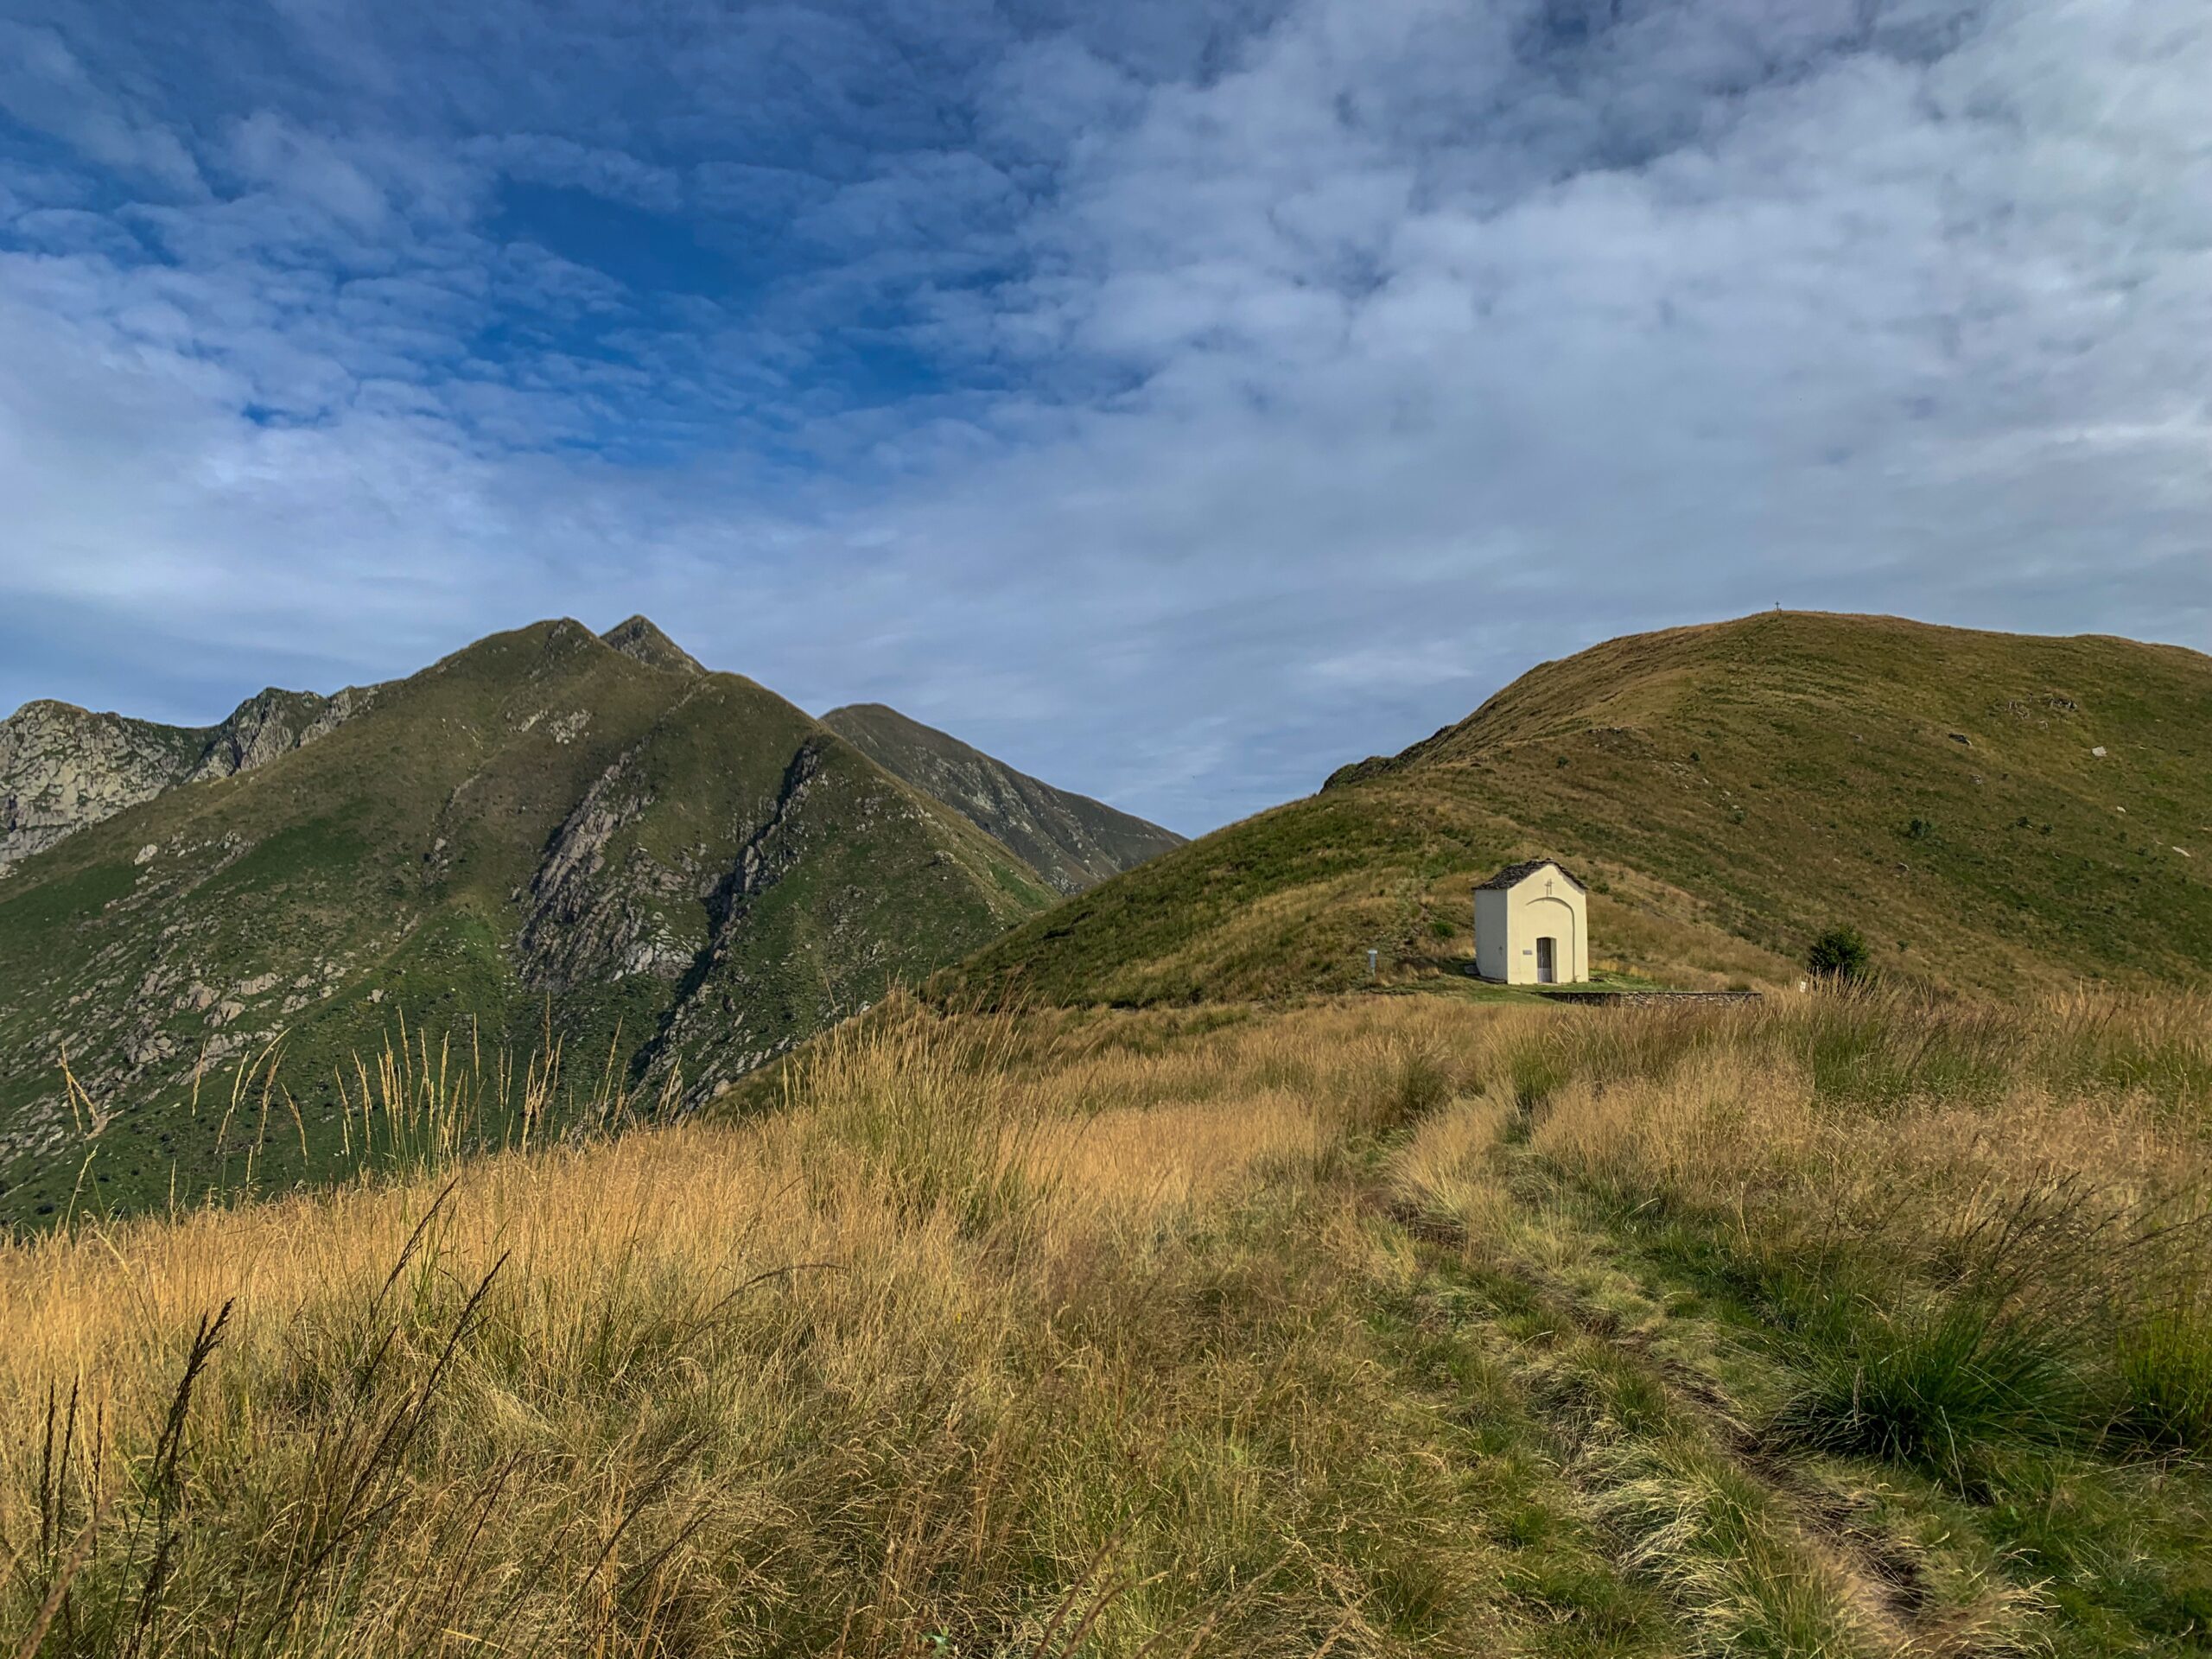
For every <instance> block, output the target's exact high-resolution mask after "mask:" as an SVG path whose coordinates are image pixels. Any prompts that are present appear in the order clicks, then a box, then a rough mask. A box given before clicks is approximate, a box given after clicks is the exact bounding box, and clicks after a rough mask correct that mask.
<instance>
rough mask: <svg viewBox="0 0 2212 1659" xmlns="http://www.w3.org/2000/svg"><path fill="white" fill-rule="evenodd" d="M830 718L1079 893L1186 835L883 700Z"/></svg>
mask: <svg viewBox="0 0 2212 1659" xmlns="http://www.w3.org/2000/svg"><path fill="white" fill-rule="evenodd" d="M822 723H823V725H824V726H827V727H828V728H829V729H830V730H831V731H833V732H835V733H836V734H838V735H839V736H840V737H842V738H843V739H845V741H848V742H849V743H851V744H852V745H853V746H854V747H855V748H857V749H859V750H860V751H861V753H863V754H865V755H867V756H868V759H869V760H873V761H874V762H875V763H876V765H878V766H881V767H882V768H883V769H884V770H885V771H886V772H890V773H891V774H892V775H893V777H897V778H903V779H906V781H907V782H908V783H910V784H912V785H913V786H914V787H915V788H917V789H918V790H920V791H922V792H923V793H924V794H925V795H928V796H931V798H934V799H937V800H939V801H942V802H944V804H946V805H947V806H949V807H950V808H951V809H952V810H954V811H956V812H957V813H959V814H960V815H961V816H962V817H964V818H966V819H967V820H968V821H969V823H973V824H974V825H975V826H976V828H977V829H981V830H982V832H983V833H984V834H985V835H987V836H992V837H993V838H994V839H995V840H998V841H1001V842H1005V843H1006V844H1007V846H1008V847H1011V848H1013V849H1014V851H1015V852H1017V853H1019V854H1020V855H1021V856H1022V858H1023V860H1024V861H1026V862H1027V864H1028V865H1029V867H1030V868H1032V869H1033V870H1035V871H1037V872H1038V873H1039V874H1040V875H1042V876H1043V877H1044V878H1045V879H1046V880H1047V881H1048V882H1050V883H1051V884H1052V886H1053V887H1056V888H1058V890H1059V891H1060V892H1062V893H1079V892H1081V891H1082V890H1083V889H1084V888H1085V887H1092V886H1095V885H1096V884H1097V883H1098V882H1100V881H1103V880H1105V879H1106V878H1107V877H1108V876H1110V875H1115V874H1119V873H1120V872H1121V871H1122V870H1126V869H1128V868H1130V867H1131V866H1132V865H1135V864H1141V863H1142V862H1143V861H1145V860H1147V859H1148V858H1154V857H1156V856H1158V855H1160V854H1161V853H1164V852H1166V851H1167V850H1168V849H1170V848H1172V847H1179V846H1181V845H1182V844H1183V837H1182V836H1179V835H1177V834H1175V832H1174V831H1173V830H1172V829H1161V828H1160V826H1159V825H1158V824H1156V823H1146V822H1145V821H1144V820H1143V819H1142V818H1139V817H1131V816H1130V815H1129V814H1128V813H1127V812H1122V811H1117V810H1116V809H1114V808H1113V807H1110V806H1108V805H1107V804H1105V803H1104V802H1103V801H1094V800H1092V799H1091V798H1090V797H1089V796H1088V795H1077V794H1076V793H1074V792H1073V791H1070V790H1065V789H1055V788H1053V787H1052V785H1050V784H1047V783H1045V782H1043V781H1042V780H1040V779H1035V778H1032V777H1031V776H1029V775H1028V773H1027V772H1016V771H1015V770H1014V768H1013V767H1012V766H1007V764H1006V763H1005V762H1004V761H1002V760H994V759H992V757H990V756H989V755H988V754H985V753H983V752H982V750H980V749H976V748H973V747H969V745H968V744H965V743H963V742H962V741H960V740H959V739H958V738H957V737H953V736H950V734H946V733H944V732H940V731H938V730H937V729H936V728H933V727H929V726H925V725H923V724H922V723H921V721H918V720H909V719H908V718H907V717H906V715H902V714H900V713H899V711H898V710H897V709H887V708H885V707H884V706H883V705H882V704H881V703H880V702H856V703H851V704H849V705H848V706H846V707H845V708H842V709H831V710H830V711H829V713H828V714H826V715H823V716H822Z"/></svg>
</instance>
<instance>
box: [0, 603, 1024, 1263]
mask: <svg viewBox="0 0 2212 1659" xmlns="http://www.w3.org/2000/svg"><path fill="white" fill-rule="evenodd" d="M626 626H628V625H626ZM648 626H650V625H648ZM618 632H619V631H618ZM637 643H638V641H637V639H636V632H635V630H632V632H631V634H630V635H629V636H627V637H626V639H618V642H617V644H610V643H608V642H607V641H606V640H602V639H599V638H596V637H594V635H593V634H592V633H591V632H590V631H589V630H588V629H587V628H585V627H583V626H581V625H580V624H577V623H575V622H567V621H563V622H551V623H543V624H539V625H537V626H532V627H529V628H524V629H521V630H518V631H517V632H512V633H505V634H499V635H495V636H493V638H491V639H486V640H484V641H482V642H480V643H479V644H478V645H474V646H471V647H469V648H468V649H467V650H466V651H463V652H459V653H457V654H456V655H454V656H453V657H450V658H447V659H446V660H445V661H443V662H442V663H439V664H436V665H435V666H434V667H432V668H430V669H429V670H426V671H424V672H423V673H421V674H418V675H416V676H415V677H413V678H411V679H409V680H405V681H402V682H397V683H392V684H389V685H385V686H382V687H378V688H376V690H375V695H374V696H373V698H372V699H371V706H370V707H369V708H368V709H367V711H366V712H364V713H359V714H356V715H354V716H353V718H351V719H348V720H346V721H344V722H343V723H341V724H339V725H337V726H336V727H335V728H333V729H331V730H329V731H328V732H327V734H322V735H321V736H320V738H319V739H318V741H315V742H313V743H312V744H309V745H308V746H306V747H296V748H294V749H292V750H291V751H290V752H289V753H283V754H282V755H280V756H278V757H277V758H275V759H273V760H268V761H266V762H265V763H264V764H262V765H259V766H255V767H254V768H252V769H251V770H247V771H243V772H236V773H235V774H234V775H232V776H229V777H227V778H225V779H220V780H219V781H212V782H206V783H197V784H193V785H188V786H184V787H175V788H170V789H168V790H167V791H164V792H162V793H160V794H157V795H156V796H154V797H153V798H150V799H147V800H143V801H141V802H139V803H137V804H134V805H130V806H129V807H126V808H125V809H124V810H121V811H119V812H117V813H116V814H114V815H113V816H112V817H108V818H106V819H105V821H103V822H100V823H96V824H93V825H92V826H90V827H88V828H84V829H79V830H78V831H77V832H76V833H75V834H73V835H71V836H68V838H67V839H66V840H65V841H63V842H60V844H59V845H57V846H55V847H54V848H52V849H50V850H48V851H47V852H45V853H43V854H41V855H38V856H35V857H33V858H30V859H29V860H26V861H24V862H22V864H20V865H19V866H17V868H16V870H15V872H14V873H13V874H12V875H11V876H10V878H9V879H8V880H5V881H4V882H0V1182H4V1183H5V1189H6V1190H5V1191H4V1192H0V1220H9V1219H16V1220H22V1219H30V1218H35V1217H37V1216H38V1215H39V1214H40V1213H41V1210H42V1208H43V1207H44V1206H47V1205H54V1204H55V1203H56V1202H57V1201H66V1200H67V1198H68V1195H69V1192H70V1190H71V1186H72V1183H73V1179H75V1177H76V1173H77V1159H78V1157H79V1155H80V1154H79V1147H81V1146H82V1145H83V1144H84V1143H83V1142H82V1141H81V1138H80V1135H79V1122H78V1120H79V1119H80V1118H81V1117H83V1116H85V1114H86V1112H87V1111H99V1112H103V1113H105V1112H107V1111H113V1112H114V1113H115V1114H116V1116H115V1117H114V1119H113V1121H112V1122H109V1123H108V1124H107V1125H106V1127H105V1128H104V1129H103V1130H102V1133H101V1135H100V1142H101V1144H100V1147H99V1159H98V1170H99V1174H98V1176H96V1177H95V1178H94V1179H95V1180H96V1181H98V1182H99V1183H100V1185H99V1186H98V1191H97V1197H98V1198H99V1200H100V1201H102V1202H104V1203H107V1204H110V1205H125V1206H127V1205H135V1204H140V1203H143V1202H146V1201H148V1200H149V1199H151V1198H156V1197H158V1196H160V1195H162V1194H165V1193H166V1192H168V1190H169V1186H170V1181H171V1176H172V1169H173V1168H174V1171H175V1185H176V1187H177V1190H179V1191H180V1192H183V1193H185V1194H187V1195H194V1194H196V1193H197V1192H200V1191H201V1190H204V1188H205V1187H206V1186H207V1185H210V1184H213V1183H219V1182H220V1181H221V1180H222V1179H224V1178H225V1174H226V1169H231V1170H233V1171H234V1169H235V1166H236V1165H237V1163H238V1155H239V1154H238V1148H239V1146H240V1144H242V1141H241V1137H242V1136H243V1135H245V1130H244V1128H243V1127H242V1126H241V1125H240V1124H239V1123H238V1122H232V1123H231V1124H229V1125H228V1126H227V1127H226V1126H225V1125H224V1123H223V1122H222V1119H223V1117H224V1116H225V1114H224V1113H223V1112H222V1111H221V1110H219V1109H210V1106H209V1103H208V1101H207V1100H206V1099H203V1100H202V1101H201V1102H200V1109H199V1110H198V1112H197V1114H196V1115H195V1114H194V1109H193V1108H192V1105H191V1093H192V1077H193V1074H194V1071H195V1068H200V1069H210V1068H212V1069H213V1074H214V1075H215V1077H217V1078H218V1079H219V1081H218V1082H216V1083H213V1084H207V1085H205V1086H204V1087H203V1090H202V1093H203V1095H207V1094H214V1093H222V1092H224V1091H226V1090H228V1089H229V1087H230V1077H231V1074H232V1069H233V1068H235V1067H236V1066H238V1065H240V1064H241V1063H245V1062H249V1061H250V1060H251V1057H253V1056H255V1055H257V1054H258V1053H260V1052H262V1051H263V1050H264V1049H265V1048H266V1047H268V1046H270V1044H272V1043H277V1042H279V1040H280V1039H281V1055H282V1077H283V1086H284V1088H285V1089H287V1090H290V1092H291V1094H292V1095H293V1096H294V1098H295V1100H296V1103H297V1105H298V1106H299V1109H300V1111H301V1114H302V1116H301V1120H300V1122H298V1123H297V1124H296V1125H292V1124H290V1123H289V1119H288V1120H287V1128H286V1133H285V1135H284V1136H283V1137H282V1138H281V1139H277V1138H270V1139H268V1140H267V1141H266V1144H265V1145H264V1144H262V1143H261V1142H260V1141H257V1157H258V1158H259V1159H260V1160H261V1162H260V1166H259V1167H260V1171H261V1177H260V1179H262V1180H263V1181H264V1184H266V1183H267V1182H269V1181H281V1180H283V1179H289V1178H290V1177H292V1176H294V1175H296V1174H300V1173H314V1172H315V1171H316V1170H317V1169H318V1168H320V1167H321V1166H323V1165H324V1164H325V1163H327V1159H328V1154H329V1152H330V1147H331V1143H332V1142H333V1141H334V1139H335V1138H336V1137H337V1136H338V1135H339V1134H340V1129H339V1128H338V1126H337V1123H336V1116H335V1112H336V1106H337V1090H336V1088H335V1085H334V1077H335V1076H336V1075H337V1073H338V1071H339V1068H340V1067H345V1066H350V1065H351V1062H352V1059H353V1056H355V1055H357V1054H373V1053H375V1052H377V1051H378V1050H379V1049H380V1048H381V1047H382V1046H383V1044H384V1042H385V1039H386V1037H387V1035H389V1034H390V1033H392V1032H393V1030H394V1029H395V1027H396V1025H397V1020H399V1019H401V1018H402V1017H404V1019H405V1020H407V1022H408V1024H409V1026H410V1028H411V1029H413V1030H415V1031H416V1032H418V1033H426V1034H427V1035H428V1037H429V1041H430V1043H431V1044H432V1045H433V1046H435V1045H436V1044H438V1043H439V1042H440V1041H441V1040H442V1039H445V1038H447V1037H448V1036H449V1035H451V1036H454V1038H455V1039H456V1040H458V1041H460V1042H461V1043H463V1044H473V1045H479V1046H496V1045H506V1046H512V1047H514V1048H516V1049H518V1050H522V1051H527V1050H529V1049H530V1048H531V1047H533V1046H536V1045H537V1042H538V1040H539V1038H540V1034H541V1033H543V1032H546V1031H548V1030H550V1031H551V1032H553V1033H557V1034H558V1035H559V1038H560V1039H561V1041H562V1043H563V1046H564V1047H565V1048H566V1049H567V1050H568V1051H569V1052H570V1053H571V1054H577V1053H581V1054H582V1055H585V1056H588V1057H591V1058H590V1069H591V1070H592V1071H594V1072H596V1071H598V1069H599V1066H600V1065H601V1059H602V1057H606V1056H608V1055H612V1056H613V1065H614V1066H615V1067H616V1068H617V1071H618V1073H619V1074H622V1075H627V1076H630V1077H635V1078H638V1079H640V1080H642V1081H643V1082H645V1084H648V1085H652V1084H658V1083H661V1082H664V1081H665V1080H668V1079H671V1078H677V1079H680V1084H681V1088H682V1090H683V1093H684V1094H685V1096H687V1097H690V1098H700V1097H702V1096H705V1095H707V1094H709V1093H711V1092H712V1091H713V1090H715V1088H716V1087H717V1086H719V1085H721V1084H726V1083H727V1082H728V1080H729V1079H730V1078H733V1077H735V1076H737V1075H739V1074H741V1072H743V1071H746V1070H747V1069H748V1068H749V1067H751V1066H752V1065H756V1064H758V1063H759V1062H760V1060H762V1059H763V1058H766V1057H768V1056H770V1055H772V1054H774V1053H776V1052H780V1051H781V1050H783V1049H785V1048H786V1047H788V1046H790V1045H791V1043H792V1042H794V1041H796V1040H798V1039H800V1038H802V1037H804V1036H805V1035H807V1034H809V1033H811V1032H813V1031H815V1030H817V1029H819V1028H821V1027H823V1025H825V1024H827V1023H829V1022H830V1021H831V1020H835V1019H837V1018H839V1017H841V1016H842V1015H844V1014H849V1013H851V1012H853V1011H854V1010H855V1009H857V1008H860V1007H864V1006H866V1005H868V1003H869V1002H871V1001H874V1000H875V999H877V998H878V997H880V995H882V993H883V991H884V989H885V988H886V987H887V985H888V984H890V983H891V982H894V981H899V980H911V979H913V978H917V977H919V976H921V975H923V974H925V973H926V972H927V971H929V970H930V969H934V968H936V967H938V966H939V965H941V964H942V963H945V962H947V961H950V960H952V959H954V958H956V957H959V956H961V955H962V954H963V953H965V952H967V951H969V950H973V949H974V948H975V947H976V946H977V945H979V944H982V942H983V941H985V940H986V939H988V938H991V937H992V936H994V935H995V934H996V933H998V932H999V931H1001V930H1003V929H1004V928H1005V927H1006V926H1007V925H1009V924H1011V923H1013V922H1014V921H1017V920H1019V919H1020V918H1022V917H1024V916H1026V915H1027V914H1029V913H1031V912H1033V911H1035V910H1037V909H1039V908H1040V907H1041V906H1043V905H1044V904H1046V902H1047V901H1048V899H1049V898H1050V893H1049V892H1048V891H1047V890H1046V888H1045V887H1044V886H1043V884H1042V883H1041V882H1040V881H1039V879H1038V878H1037V876H1036V875H1035V874H1034V873H1033V872H1032V871H1030V870H1029V869H1028V868H1027V867H1026V866H1024V865H1023V864H1022V863H1021V861H1020V860H1019V859H1017V858H1016V857H1015V856H1014V855H1013V854H1011V853H1010V852H1008V851H1007V849H1006V848H1004V847H1003V846H1001V845H1000V844H999V843H997V842H994V841H992V840H990V839H989V838H988V837H987V836H983V835H982V834H981V833H980V832H978V831H977V830H976V829H975V828H974V827H973V826H972V825H970V824H969V823H967V822H966V821H965V820H964V819H963V818H961V817H958V816H957V815H956V814H955V813H953V812H951V811H949V810H946V809H944V807H942V806H940V805H938V804H937V803H936V802H934V801H931V800H930V799H928V798H925V797H924V796H922V795H920V794H918V793H917V792H916V791H913V790H912V789H910V788H909V787H907V786H906V785H904V784H902V783H900V782H899V780H897V779H894V778H893V777H891V776H890V775H889V774H888V773H887V772H884V771H883V770H882V769H881V768H880V767H879V766H876V765H875V764H874V763H873V762H872V761H870V760H868V759H867V758H866V757H865V756H864V755H862V754H861V753H860V752H859V751H858V750H857V749H855V747H852V746H851V745H850V744H849V743H847V742H846V741H844V740H842V738H840V737H838V736H837V735H836V734H834V733H832V732H830V731H829V730H828V729H826V728H823V727H822V726H820V725H819V724H817V722H816V721H812V720H811V719H810V718H809V717H808V716H807V715H805V714H804V713H803V712H801V711H800V710H799V709H796V708H794V707H793V706H791V704H789V703H787V702H784V701H783V700H782V699H781V698H779V697H777V696H773V695H772V694H771V693H770V692H768V691H766V690H763V689H762V688H761V687H760V686H758V685H756V684H754V683H752V682H751V681H749V680H746V679H743V678H741V677H738V676H735V675H730V674H708V673H705V672H703V671H700V670H699V669H698V668H697V667H696V664H689V659H688V658H687V659H684V661H683V662H682V663H677V662H672V661H669V660H667V659H666V658H665V657H664V655H663V654H662V653H659V652H650V651H649V652H644V653H642V654H641V653H640V652H638V651H636V650H634V649H630V648H628V647H630V646H634V645H636V644H637ZM648 643H650V642H648ZM617 645H623V647H624V648H617ZM671 649H672V647H671ZM656 658H658V660H656ZM65 1057H66V1059H67V1064H68V1065H69V1067H70V1068H71V1071H73V1075H74V1077H76V1078H77V1080H78V1082H79V1084H81V1086H82V1089H83V1091H84V1093H83V1096H81V1097H79V1098H78V1099H77V1101H76V1102H75V1103H74V1105H73V1102H72V1097H71V1095H70V1093H69V1091H68V1090H67V1088H66V1086H65V1084H64V1080H63V1074H62V1070H61V1068H62V1064H63V1061H64V1059H65ZM247 1109H248V1110H249V1111H258V1109H259V1108H258V1104H257V1103H255V1102H249V1103H248V1107H247ZM277 1111H278V1113H279V1114H280V1116H282V1115H283V1114H285V1113H286V1112H287V1111H288V1109H287V1108H285V1107H283V1105H281V1104H279V1105H278V1106H277ZM295 1131H296V1132H295ZM302 1143H304V1146H303V1144H302Z"/></svg>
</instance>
